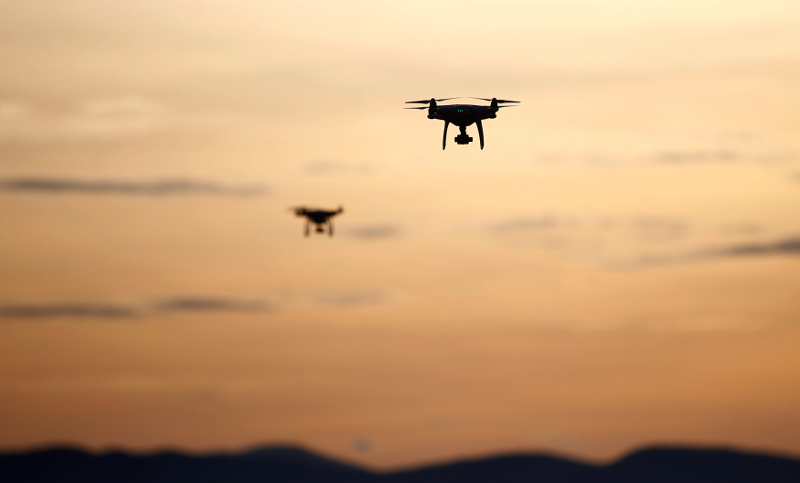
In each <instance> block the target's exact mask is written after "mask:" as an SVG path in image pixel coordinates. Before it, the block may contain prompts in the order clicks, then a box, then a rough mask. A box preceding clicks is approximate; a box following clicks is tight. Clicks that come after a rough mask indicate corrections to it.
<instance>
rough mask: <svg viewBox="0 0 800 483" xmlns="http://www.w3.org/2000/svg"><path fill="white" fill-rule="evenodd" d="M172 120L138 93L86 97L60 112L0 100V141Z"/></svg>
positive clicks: (116, 131)
mask: <svg viewBox="0 0 800 483" xmlns="http://www.w3.org/2000/svg"><path fill="white" fill-rule="evenodd" d="M175 122H176V118H175V116H174V114H172V113H170V112H169V110H168V109H165V108H164V107H163V106H161V105H159V104H158V103H156V102H155V101H152V100H150V99H145V98H142V97H139V96H124V97H114V98H102V99H89V100H87V101H85V102H83V103H81V104H79V105H77V106H75V107H74V108H73V109H71V110H70V111H68V112H60V113H54V112H46V111H41V110H36V109H33V108H32V106H30V105H29V104H27V103H24V102H20V101H15V100H5V101H0V142H8V141H14V142H43V141H75V140H86V139H110V138H119V137H123V136H129V135H132V134H134V135H135V134H145V133H149V132H153V131H157V130H162V129H165V128H166V127H167V126H169V125H171V124H175Z"/></svg>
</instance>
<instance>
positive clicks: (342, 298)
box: [316, 292, 387, 306]
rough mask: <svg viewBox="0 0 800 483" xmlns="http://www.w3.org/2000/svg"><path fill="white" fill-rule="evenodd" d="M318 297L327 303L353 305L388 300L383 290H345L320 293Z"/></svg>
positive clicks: (318, 299) (319, 300) (320, 300)
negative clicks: (333, 292) (342, 291)
mask: <svg viewBox="0 0 800 483" xmlns="http://www.w3.org/2000/svg"><path fill="white" fill-rule="evenodd" d="M316 299H317V301H318V302H321V303H325V304H331V305H342V306H353V305H372V304H378V303H382V302H385V301H386V299H387V297H386V294H385V293H383V292H344V293H336V294H324V295H319V296H317V298H316Z"/></svg>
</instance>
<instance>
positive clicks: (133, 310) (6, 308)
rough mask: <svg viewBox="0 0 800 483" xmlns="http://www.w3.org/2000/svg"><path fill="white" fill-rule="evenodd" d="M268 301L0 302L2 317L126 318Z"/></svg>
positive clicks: (233, 308) (252, 308)
mask: <svg viewBox="0 0 800 483" xmlns="http://www.w3.org/2000/svg"><path fill="white" fill-rule="evenodd" d="M267 310H270V305H269V304H268V303H267V302H265V301H263V300H237V299H228V298H222V297H177V298H173V299H166V300H163V301H161V302H158V303H155V304H139V305H136V304H130V305H119V304H91V303H82V302H75V303H51V304H9V305H1V306H0V318H4V319H55V318H72V319H126V318H136V317H144V316H154V315H160V314H174V313H179V312H191V313H198V312H218V313H221V312H264V311H267Z"/></svg>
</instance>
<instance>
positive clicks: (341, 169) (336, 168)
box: [306, 161, 372, 176]
mask: <svg viewBox="0 0 800 483" xmlns="http://www.w3.org/2000/svg"><path fill="white" fill-rule="evenodd" d="M306 173H308V174H309V175H310V176H336V175H340V176H343V175H367V174H371V173H372V168H371V167H370V166H369V165H366V164H347V163H338V162H334V161H314V162H311V163H308V164H307V165H306Z"/></svg>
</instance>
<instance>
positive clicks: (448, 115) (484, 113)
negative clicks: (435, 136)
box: [406, 97, 519, 149]
mask: <svg viewBox="0 0 800 483" xmlns="http://www.w3.org/2000/svg"><path fill="white" fill-rule="evenodd" d="M452 99H458V98H457V97H449V98H447V99H430V100H427V101H426V100H422V101H406V104H428V107H425V106H421V107H406V109H427V110H428V119H441V120H442V121H444V136H443V137H442V149H444V148H445V145H446V143H447V127H448V126H449V125H450V123H451V122H452V123H453V124H455V125H456V126H458V127H459V129H460V130H461V133H460V134H459V135H458V136H456V137H455V139H454V140H455V142H456V144H469V143H471V142H472V137H471V136H469V135H467V126H469V125H471V124H472V123H475V125H477V126H478V136H480V138H481V149H483V124H482V123H481V121H482V120H484V119H494V118H496V117H497V111H498V110H499V109H502V108H504V107H514V106H515V105H516V104H519V101H507V100H504V99H497V98H494V97H493V98H491V99H485V98H483V97H470V99H478V100H481V101H488V102H491V105H488V106H476V105H474V104H449V105H446V106H439V105H437V104H436V103H437V102H442V101H449V100H452ZM507 103H514V104H512V105H510V106H501V105H500V104H507Z"/></svg>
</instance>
